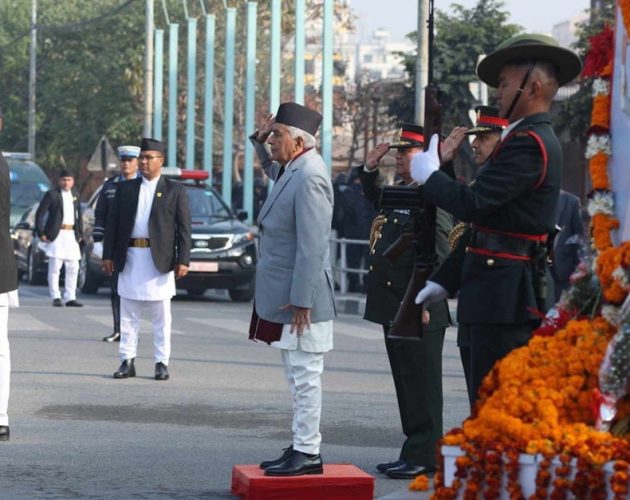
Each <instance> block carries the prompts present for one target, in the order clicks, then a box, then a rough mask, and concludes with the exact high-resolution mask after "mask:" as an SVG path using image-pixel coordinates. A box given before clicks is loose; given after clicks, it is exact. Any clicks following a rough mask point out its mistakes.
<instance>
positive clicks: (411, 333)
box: [379, 0, 442, 341]
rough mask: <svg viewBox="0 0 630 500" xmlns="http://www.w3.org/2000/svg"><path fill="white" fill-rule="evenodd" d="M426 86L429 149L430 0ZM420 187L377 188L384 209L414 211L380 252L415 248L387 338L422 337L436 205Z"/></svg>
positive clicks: (437, 124)
mask: <svg viewBox="0 0 630 500" xmlns="http://www.w3.org/2000/svg"><path fill="white" fill-rule="evenodd" d="M427 24H428V29H429V85H427V87H425V91H424V145H423V149H424V151H427V150H428V149H429V143H430V140H431V137H433V134H438V135H440V133H441V131H442V105H441V104H440V102H439V99H438V97H439V91H438V88H437V87H436V86H435V85H434V84H433V64H432V60H433V0H429V18H428V20H427ZM422 189H423V188H422V187H421V186H420V187H407V186H386V187H383V189H382V191H381V196H380V200H379V205H380V207H381V208H385V209H407V210H414V211H415V213H416V216H415V217H413V221H414V224H413V230H412V232H410V233H403V234H401V235H400V237H399V238H398V239H397V240H396V241H395V242H394V243H393V244H392V245H391V246H390V247H389V248H388V249H387V250H386V251H385V252H384V254H383V256H385V257H386V258H388V259H389V260H390V261H391V260H392V259H395V258H396V257H397V256H398V255H400V254H402V253H404V251H406V250H407V249H408V248H409V246H410V244H411V242H412V243H413V246H414V247H415V251H416V257H415V265H414V269H413V273H412V275H411V279H410V281H409V285H408V286H407V290H406V291H405V295H404V297H403V300H402V302H401V304H400V307H399V309H398V312H397V313H396V317H395V318H394V321H393V323H392V324H391V327H390V328H389V331H388V332H387V337H388V338H390V339H405V340H416V341H417V340H420V339H421V338H422V336H423V332H424V325H423V324H422V313H423V310H424V305H423V304H416V303H415V299H416V295H418V292H419V291H420V290H422V288H424V286H425V284H426V282H427V280H428V278H429V276H430V275H431V273H432V272H433V269H434V267H435V264H436V263H437V255H436V253H435V229H436V227H435V226H436V222H435V220H436V208H435V206H434V205H431V204H430V203H427V202H426V200H425V199H424V197H423V196H422Z"/></svg>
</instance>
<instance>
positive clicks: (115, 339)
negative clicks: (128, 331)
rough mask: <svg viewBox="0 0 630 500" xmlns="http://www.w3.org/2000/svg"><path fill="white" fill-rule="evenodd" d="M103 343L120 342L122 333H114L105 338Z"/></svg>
mask: <svg viewBox="0 0 630 500" xmlns="http://www.w3.org/2000/svg"><path fill="white" fill-rule="evenodd" d="M103 342H120V332H114V333H112V334H111V335H108V336H107V337H103Z"/></svg>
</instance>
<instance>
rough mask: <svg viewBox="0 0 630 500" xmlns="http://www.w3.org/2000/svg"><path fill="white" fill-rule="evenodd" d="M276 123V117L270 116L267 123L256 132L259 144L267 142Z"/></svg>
mask: <svg viewBox="0 0 630 500" xmlns="http://www.w3.org/2000/svg"><path fill="white" fill-rule="evenodd" d="M274 123H276V117H275V116H274V115H269V116H268V117H267V119H266V120H265V122H264V123H263V124H262V125H261V126H260V127H259V128H258V130H257V131H256V140H257V141H258V142H265V141H266V140H267V139H268V138H269V136H270V135H271V129H272V128H273V125H274Z"/></svg>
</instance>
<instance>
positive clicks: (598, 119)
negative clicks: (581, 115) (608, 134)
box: [591, 94, 610, 130]
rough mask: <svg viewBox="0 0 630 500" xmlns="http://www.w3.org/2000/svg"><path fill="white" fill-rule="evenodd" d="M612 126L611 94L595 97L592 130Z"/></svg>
mask: <svg viewBox="0 0 630 500" xmlns="http://www.w3.org/2000/svg"><path fill="white" fill-rule="evenodd" d="M609 127H610V94H602V95H598V96H595V97H594V98H593V109H592V110H591V130H608V128H609Z"/></svg>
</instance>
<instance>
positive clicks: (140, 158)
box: [138, 155, 162, 161]
mask: <svg viewBox="0 0 630 500" xmlns="http://www.w3.org/2000/svg"><path fill="white" fill-rule="evenodd" d="M156 158H162V155H140V156H138V161H143V160H147V161H151V160H155V159H156Z"/></svg>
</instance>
